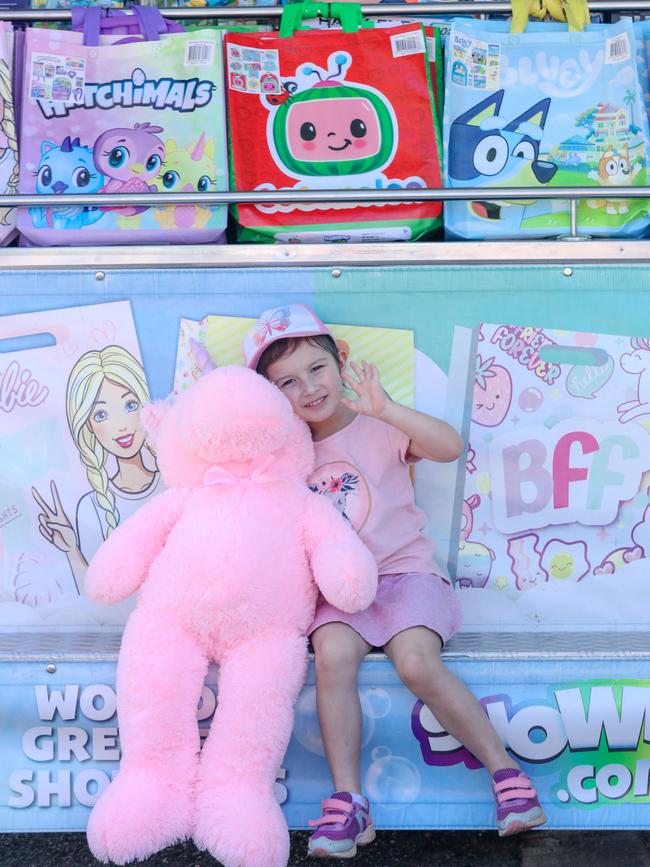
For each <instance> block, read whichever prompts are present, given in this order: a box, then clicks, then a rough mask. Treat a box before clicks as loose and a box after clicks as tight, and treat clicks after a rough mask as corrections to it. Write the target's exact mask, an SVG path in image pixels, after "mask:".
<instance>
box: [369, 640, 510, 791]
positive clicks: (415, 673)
mask: <svg viewBox="0 0 650 867" xmlns="http://www.w3.org/2000/svg"><path fill="white" fill-rule="evenodd" d="M441 648H442V642H441V640H440V638H439V636H438V635H437V634H436V633H435V632H433V631H432V630H431V629H427V628H426V627H425V626H415V627H413V628H411V629H405V630H404V631H403V632H399V633H398V634H397V635H395V636H394V637H393V638H392V639H391V640H390V641H389V642H388V644H387V645H386V646H385V648H384V649H385V651H386V654H387V655H388V656H389V658H390V659H391V660H392V662H393V664H394V666H395V669H396V670H397V673H398V675H399V677H400V680H401V681H402V683H404V684H405V685H406V686H407V687H408V688H409V689H410V690H411V692H412V693H414V694H415V695H416V696H417V697H418V698H419V699H421V701H423V702H424V703H425V704H426V706H427V707H428V708H429V710H431V711H432V713H433V714H434V716H435V717H436V719H437V720H438V722H439V723H441V725H443V726H444V727H445V729H446V731H447V732H448V733H449V734H450V735H453V737H455V738H456V739H457V740H459V741H460V742H461V743H462V744H463V745H464V746H466V747H467V749H468V750H469V751H470V752H471V753H473V754H474V755H475V756H476V758H477V759H479V761H481V762H482V763H483V764H484V765H485V767H486V768H487V769H488V771H489V772H490V775H492V774H494V772H495V771H497V770H499V769H501V768H518V767H519V765H518V764H517V762H515V761H514V760H513V759H512V758H511V757H510V756H509V755H508V753H507V752H506V750H505V748H504V746H503V743H502V742H501V738H500V737H499V735H498V734H497V732H496V731H495V729H494V727H493V726H492V723H491V722H490V720H489V719H488V718H487V716H486V715H485V713H484V711H483V709H482V708H481V705H480V704H479V703H478V701H477V700H476V699H475V698H474V696H473V695H472V693H471V692H470V691H469V690H468V689H467V687H466V686H465V684H464V683H462V682H461V681H460V680H458V678H457V677H455V676H454V675H453V674H452V673H451V672H450V671H449V669H448V668H447V667H446V666H445V665H444V663H443V662H442V659H441V658H440V650H441Z"/></svg>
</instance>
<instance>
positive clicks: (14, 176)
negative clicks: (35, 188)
mask: <svg viewBox="0 0 650 867" xmlns="http://www.w3.org/2000/svg"><path fill="white" fill-rule="evenodd" d="M8 160H12V161H13V165H12V168H11V173H10V175H9V180H8V181H7V189H6V190H5V193H6V194H7V195H10V196H11V195H13V194H14V193H15V192H16V188H17V187H18V141H17V136H16V124H15V121H14V112H13V102H12V97H11V75H10V73H9V67H8V66H7V64H6V63H5V62H4V60H0V171H1V170H2V166H3V164H4V163H5V161H8ZM12 210H13V208H0V225H3V226H9V225H11V221H10V220H9V219H8V216H9V214H10V213H11V211H12Z"/></svg>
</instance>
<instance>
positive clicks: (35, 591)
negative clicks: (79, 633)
mask: <svg viewBox="0 0 650 867" xmlns="http://www.w3.org/2000/svg"><path fill="white" fill-rule="evenodd" d="M148 399H149V394H148V388H147V381H146V378H145V374H144V370H143V368H142V361H141V358H140V351H139V347H138V340H137V336H136V332H135V328H134V325H133V319H132V316H131V308H130V305H129V303H128V302H126V301H124V302H116V303H110V304H98V305H89V306H85V307H72V308H67V309H63V310H49V311H45V312H42V313H41V312H38V313H26V314H18V315H15V316H3V317H0V420H1V423H2V447H1V454H0V624H3V623H4V624H6V622H7V619H8V620H9V622H13V623H18V624H20V623H31V622H35V621H34V617H36V616H37V614H38V612H34V613H33V615H32V614H30V609H34V608H38V609H41V608H43V606H45V608H43V611H45V610H48V611H50V610H52V609H51V606H59V607H60V606H61V605H67V606H76V608H75V610H76V611H77V613H79V605H78V604H77V603H78V602H79V597H80V595H83V585H84V578H85V572H86V566H87V564H88V562H89V561H90V559H91V557H92V556H93V554H94V553H95V551H96V550H97V548H98V547H99V546H100V544H101V543H102V541H103V540H104V539H105V538H106V537H107V536H108V535H109V534H110V533H111V532H112V531H113V529H115V527H117V526H118V524H119V523H120V521H121V520H124V519H125V518H126V517H128V515H130V514H131V513H132V512H134V511H135V510H136V509H137V508H139V507H140V506H141V505H143V504H144V503H145V502H147V501H148V499H150V498H151V497H152V496H154V495H155V494H156V493H157V492H158V490H159V485H160V481H159V475H158V472H157V469H156V465H155V459H154V457H153V455H152V453H151V452H150V451H149V450H148V448H147V446H146V444H145V442H144V434H143V432H142V430H141V429H140V426H139V422H138V419H139V409H140V406H141V405H142V404H143V403H145V402H146V401H148ZM83 601H87V600H83ZM88 605H90V603H88ZM48 606H50V608H47V607H48ZM57 611H58V612H59V613H60V608H57ZM12 618H13V619H12Z"/></svg>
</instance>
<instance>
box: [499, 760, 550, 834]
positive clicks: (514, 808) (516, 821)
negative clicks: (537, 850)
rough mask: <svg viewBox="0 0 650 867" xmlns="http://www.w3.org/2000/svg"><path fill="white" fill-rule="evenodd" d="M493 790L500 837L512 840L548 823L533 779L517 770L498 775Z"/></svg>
mask: <svg viewBox="0 0 650 867" xmlns="http://www.w3.org/2000/svg"><path fill="white" fill-rule="evenodd" d="M492 779H493V780H494V782H493V784H492V789H493V790H494V796H495V798H496V801H497V828H498V829H499V837H509V836H510V835H511V834H519V833H521V832H522V831H528V830H529V829H530V828H536V827H537V826H538V825H543V824H544V822H546V815H545V813H544V810H543V809H542V807H541V805H540V803H539V799H538V797H537V792H536V791H535V789H534V788H533V784H532V783H531V781H530V777H528V776H527V775H526V774H524V772H523V771H520V770H519V769H518V768H502V769H501V770H499V771H495V773H494V776H493V778H492Z"/></svg>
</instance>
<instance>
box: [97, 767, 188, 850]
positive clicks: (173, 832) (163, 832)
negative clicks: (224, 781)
mask: <svg viewBox="0 0 650 867" xmlns="http://www.w3.org/2000/svg"><path fill="white" fill-rule="evenodd" d="M192 824H193V799H192V786H191V785H190V784H189V783H188V784H186V785H183V784H179V783H178V782H177V781H172V780H170V779H169V778H162V777H161V776H159V775H158V774H156V773H155V771H154V770H152V769H150V768H149V769H147V770H146V771H145V770H141V769H131V770H122V771H120V772H119V774H118V775H117V776H116V778H115V780H114V781H113V782H112V783H111V785H110V786H109V787H108V789H107V790H106V791H105V792H104V793H103V794H102V795H101V797H100V798H99V800H98V801H97V803H96V805H95V807H94V809H93V811H92V813H91V814H90V819H89V821H88V829H87V835H88V845H89V847H90V850H91V852H92V853H93V855H94V856H95V858H97V859H98V860H99V861H103V862H108V861H112V862H114V863H115V864H127V863H129V862H130V861H136V860H144V859H145V858H148V857H149V855H152V854H153V853H154V852H158V851H159V850H160V849H164V848H165V847H167V846H171V845H173V844H174V843H178V842H180V841H181V840H185V839H187V838H188V837H189V836H191V833H192Z"/></svg>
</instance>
